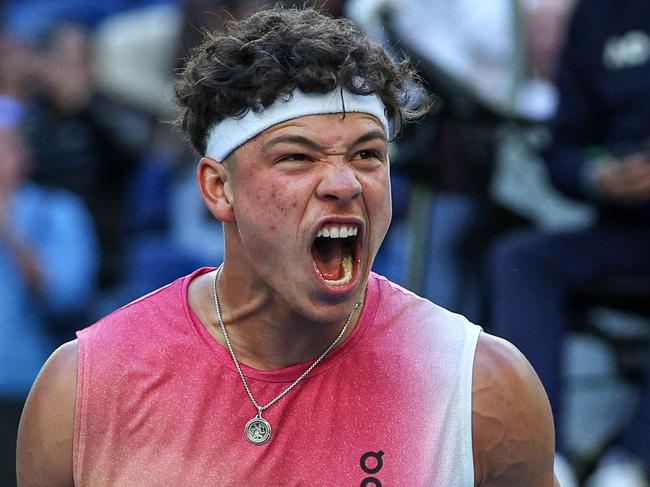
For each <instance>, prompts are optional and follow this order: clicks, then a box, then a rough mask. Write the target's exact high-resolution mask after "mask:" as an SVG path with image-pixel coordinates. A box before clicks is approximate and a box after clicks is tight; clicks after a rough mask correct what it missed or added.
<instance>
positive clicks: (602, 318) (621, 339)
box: [571, 274, 650, 481]
mask: <svg viewBox="0 0 650 487" xmlns="http://www.w3.org/2000/svg"><path fill="white" fill-rule="evenodd" d="M571 310H572V331H574V332H576V333H581V334H587V335H590V336H593V337H595V338H597V339H598V340H600V341H601V342H602V343H604V344H605V345H606V346H608V347H609V348H610V350H611V351H612V352H613V355H614V358H615V366H616V370H615V377H612V376H611V374H607V375H605V374H603V373H598V372H596V373H594V375H593V377H590V380H588V381H586V382H585V384H588V387H607V386H608V385H610V384H611V382H612V379H614V380H623V381H624V382H626V383H627V384H630V385H632V386H634V387H637V388H640V387H641V385H642V383H643V380H644V374H645V370H647V369H648V367H650V354H649V353H648V352H650V276H649V275H647V274H646V275H643V274H639V275H630V276H624V277H623V276H615V277H610V278H607V279H604V280H601V281H599V282H596V283H593V284H591V285H590V286H589V287H586V288H583V289H580V290H579V291H578V292H576V293H574V295H573V296H572V300H571ZM643 406H644V405H642V404H640V403H639V404H635V405H634V407H635V408H638V407H643ZM646 407H647V406H646ZM615 413H616V412H615V411H613V414H615ZM626 426H628V422H627V421H622V422H621V425H620V427H618V428H614V429H613V430H612V431H611V432H610V433H609V434H608V435H607V436H606V437H605V438H603V440H602V442H601V443H600V444H599V445H597V448H594V449H591V450H590V452H589V454H588V455H587V456H584V455H578V456H577V457H576V456H574V457H572V458H571V462H572V463H573V465H574V466H575V467H576V470H577V473H578V476H579V478H580V480H581V481H584V480H585V479H586V478H588V477H589V475H591V473H593V471H594V470H595V469H596V467H597V466H598V463H599V461H600V459H601V458H602V457H603V455H604V454H605V453H606V452H607V451H608V450H610V448H611V447H612V446H613V445H616V444H618V443H619V441H620V440H621V438H622V436H623V433H624V430H625V427H626Z"/></svg>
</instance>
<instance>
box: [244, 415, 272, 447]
mask: <svg viewBox="0 0 650 487" xmlns="http://www.w3.org/2000/svg"><path fill="white" fill-rule="evenodd" d="M244 434H245V435H246V439H247V440H248V441H249V442H251V443H252V444H253V445H263V444H264V443H266V442H267V441H269V438H271V425H270V424H269V422H268V421H267V420H266V419H264V418H262V417H261V416H255V417H254V418H253V419H251V420H250V421H249V422H248V423H246V426H245V427H244Z"/></svg>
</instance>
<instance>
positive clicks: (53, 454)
mask: <svg viewBox="0 0 650 487" xmlns="http://www.w3.org/2000/svg"><path fill="white" fill-rule="evenodd" d="M77 353H78V348H77V342H76V340H75V341H72V342H68V343H66V344H65V345H63V346H61V347H60V348H58V349H57V350H56V351H55V352H54V353H53V354H52V356H51V357H50V358H49V359H48V361H47V362H46V363H45V365H44V366H43V369H42V370H41V372H40V374H39V375H38V378H37V379H36V382H35V383H34V385H33V386H32V390H31V392H30V393H29V396H28V398H27V402H26V403H25V409H24V410H23V414H22V417H21V418H20V427H19V429H18V449H17V452H16V469H17V474H18V486H19V487H40V486H49V487H70V486H73V485H74V481H73V477H72V439H73V435H74V414H75V400H76V383H77Z"/></svg>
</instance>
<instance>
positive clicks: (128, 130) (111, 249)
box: [25, 24, 150, 287]
mask: <svg viewBox="0 0 650 487" xmlns="http://www.w3.org/2000/svg"><path fill="white" fill-rule="evenodd" d="M31 59H32V61H31V70H30V72H29V73H28V76H26V80H25V81H26V83H31V84H32V85H33V92H34V96H31V97H29V98H27V99H26V100H25V104H26V106H25V110H26V122H25V126H26V133H27V136H28V139H29V141H30V144H31V148H32V150H33V154H34V172H33V177H32V179H33V180H34V181H35V182H38V183H39V184H44V185H49V186H56V187H61V188H65V189H68V190H70V191H72V192H74V193H76V194H78V195H79V196H81V198H82V199H83V201H84V202H85V204H86V205H87V206H88V208H89V209H90V212H91V214H92V215H93V218H94V222H95V225H96V228H97V232H98V236H99V240H100V245H101V253H102V260H101V269H100V283H101V285H102V286H103V287H108V286H111V285H114V284H116V283H117V282H119V279H120V278H121V272H122V270H123V267H122V265H123V262H122V257H123V250H124V249H123V234H124V229H123V212H124V210H123V200H124V191H125V184H126V180H127V178H128V177H129V171H131V170H132V169H133V167H134V166H135V165H136V163H137V161H138V159H139V157H140V156H141V154H142V153H143V151H144V149H145V147H146V144H147V143H148V141H149V131H150V120H149V119H148V117H145V116H143V115H140V114H139V113H137V112H135V111H133V110H130V109H127V108H125V107H123V106H121V105H118V104H117V103H116V102H114V101H112V100H110V99H108V98H106V97H104V96H102V95H100V94H98V93H97V91H96V88H95V83H94V78H93V76H92V73H91V69H90V59H89V38H88V33H87V32H86V31H85V30H84V29H83V28H82V27H80V26H78V25H75V24H61V25H58V26H56V27H55V28H53V29H52V30H51V31H50V32H48V33H47V35H46V36H44V37H43V38H42V39H41V43H40V47H39V48H37V49H34V50H32V52H31Z"/></svg>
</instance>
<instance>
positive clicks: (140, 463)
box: [73, 269, 480, 487]
mask: <svg viewBox="0 0 650 487" xmlns="http://www.w3.org/2000/svg"><path fill="white" fill-rule="evenodd" d="M209 270H210V269H199V270H198V271H196V272H195V273H194V274H192V275H190V276H187V277H185V278H182V279H179V280H177V281H175V282H173V283H172V284H170V285H168V286H166V287H164V288H161V289H159V290H157V291H155V292H153V293H151V294H149V295H147V296H145V297H143V298H141V299H139V300H137V301H134V302H133V303H131V304H128V305H126V306H125V307H123V308H121V309H119V310H117V311H115V312H114V313H112V314H110V315H108V316H107V317H105V318H104V319H102V320H101V321H99V322H97V323H96V324H94V325H92V326H90V327H88V328H86V329H84V330H82V331H80V332H78V334H77V335H78V339H79V365H78V381H77V403H76V418H75V436H74V448H73V450H74V451H73V456H74V457H73V465H74V479H75V485H76V486H78V487H86V486H92V487H100V486H111V487H117V486H145V485H146V486H174V487H178V486H192V487H196V486H237V487H241V486H310V487H312V486H337V487H338V486H380V485H383V486H396V485H403V486H408V487H414V486H439V487H471V486H473V485H474V474H473V460H472V432H471V394H472V365H473V360H474V352H475V348H476V343H477V339H478V336H479V332H480V328H479V327H477V326H475V325H472V324H470V323H469V322H468V321H467V320H465V319H464V318H463V317H461V316H459V315H456V314H453V313H450V312H448V311H446V310H444V309H442V308H440V307H438V306H436V305H434V304H432V303H430V302H429V301H427V300H425V299H422V298H420V297H417V296H416V295H414V294H412V293H411V292H409V291H406V290H405V289H403V288H401V287H399V286H397V285H395V284H393V283H391V282H390V281H388V280H387V279H385V278H383V277H381V276H378V275H376V274H371V276H370V279H369V281H368V287H367V292H366V300H365V303H364V306H363V309H362V311H361V315H360V318H359V320H358V322H357V325H356V326H355V328H354V329H353V331H352V332H351V333H350V335H349V336H348V337H347V338H346V340H345V341H344V342H343V343H341V344H340V345H339V346H338V347H336V348H335V349H334V350H333V351H331V352H330V354H329V355H327V356H326V357H325V359H324V360H323V361H322V362H321V363H320V364H319V365H318V366H317V367H316V368H315V369H314V370H313V371H312V372H311V373H310V374H309V375H308V376H307V377H306V378H305V379H304V380H302V381H301V382H300V383H299V384H298V385H297V386H296V387H295V388H294V389H293V390H291V391H290V392H289V393H288V394H287V395H286V396H285V397H283V398H282V399H281V400H280V401H278V402H277V403H276V404H274V405H273V406H271V407H270V408H269V409H267V410H266V411H264V418H265V419H267V420H268V421H269V423H270V424H271V427H272V436H271V439H270V440H269V441H268V442H267V443H266V444H264V445H253V444H250V443H249V442H248V441H247V440H246V438H245V436H244V426H245V424H246V423H247V422H248V421H249V420H250V419H251V418H253V417H254V416H255V414H256V409H255V408H254V406H253V405H252V403H251V401H250V399H249V398H248V396H247V394H246V391H245V389H244V386H243V384H242V382H241V379H240V377H239V375H238V373H237V371H236V369H235V366H234V364H233V362H232V359H231V357H230V355H229V353H228V351H227V349H225V348H223V347H222V346H221V345H219V344H218V343H217V342H216V341H215V340H214V338H213V337H212V336H211V335H210V334H209V332H208V331H207V330H206V329H205V327H204V326H203V325H202V324H201V322H200V321H199V319H198V318H197V317H196V315H195V314H194V313H193V311H192V310H191V309H190V307H189V305H188V299H187V289H188V285H189V282H190V280H191V279H192V278H193V277H194V276H195V275H198V274H199V273H202V272H208V271H209ZM309 365H310V363H303V364H296V365H292V366H289V367H286V368H282V369H279V370H273V371H262V370H256V369H253V368H251V367H247V366H245V365H243V364H242V370H243V373H244V375H245V376H246V378H247V380H248V383H249V385H250V388H251V390H252V392H253V395H254V397H255V399H256V400H257V401H258V403H260V404H266V403H267V402H268V401H270V400H271V399H273V398H274V397H275V396H276V395H278V394H279V393H280V392H281V391H283V390H284V389H285V388H286V387H287V386H288V385H289V384H290V383H291V382H292V381H293V380H295V378H296V377H298V376H299V375H300V374H301V373H302V372H303V371H304V370H306V368H307V367H308V366H309Z"/></svg>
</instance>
